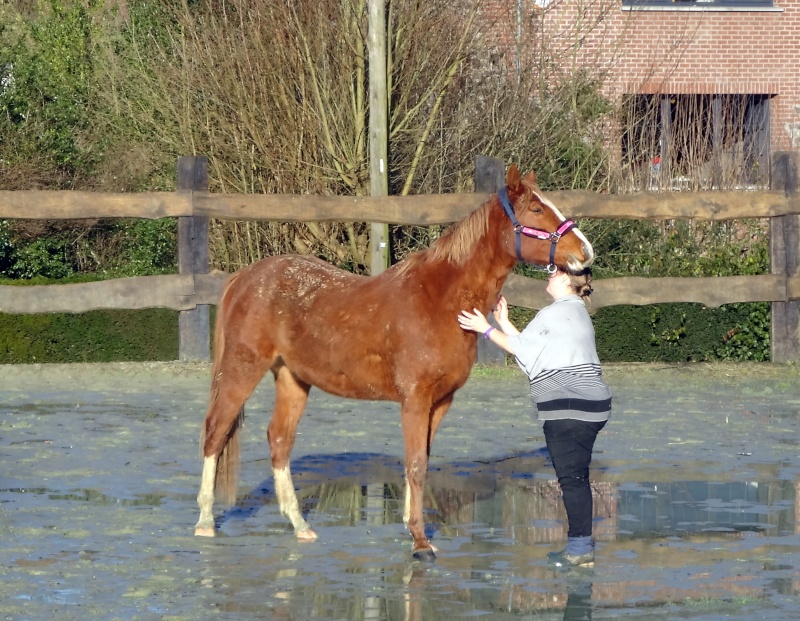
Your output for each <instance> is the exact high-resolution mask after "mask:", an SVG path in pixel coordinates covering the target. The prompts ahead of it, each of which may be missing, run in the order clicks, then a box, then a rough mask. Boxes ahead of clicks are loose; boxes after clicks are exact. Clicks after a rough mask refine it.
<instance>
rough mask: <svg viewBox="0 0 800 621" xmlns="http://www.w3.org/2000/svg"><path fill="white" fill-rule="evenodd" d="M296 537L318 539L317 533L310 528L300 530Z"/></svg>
mask: <svg viewBox="0 0 800 621" xmlns="http://www.w3.org/2000/svg"><path fill="white" fill-rule="evenodd" d="M296 537H297V540H298V541H316V540H317V533H315V532H314V531H313V530H311V529H310V528H306V529H305V530H298V531H297V535H296Z"/></svg>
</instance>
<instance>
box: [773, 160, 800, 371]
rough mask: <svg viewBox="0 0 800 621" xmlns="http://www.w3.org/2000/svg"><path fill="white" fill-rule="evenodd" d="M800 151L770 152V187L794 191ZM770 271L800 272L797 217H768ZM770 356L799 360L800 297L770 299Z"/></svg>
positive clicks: (779, 272) (799, 224)
mask: <svg viewBox="0 0 800 621" xmlns="http://www.w3.org/2000/svg"><path fill="white" fill-rule="evenodd" d="M799 156H800V154H798V153H793V152H790V151H776V152H775V153H773V154H772V169H771V173H772V174H771V182H770V187H771V188H772V189H773V190H778V191H782V192H785V193H786V195H787V196H792V195H794V194H797V191H798V171H799V170H800V167H799V166H798V163H800V157H799ZM769 229H770V230H769V233H770V272H771V273H772V274H784V275H786V276H789V277H791V276H797V275H798V273H800V216H795V215H786V216H777V217H774V218H771V219H770V226H769ZM771 315H772V317H771V319H772V321H771V322H770V359H771V361H772V362H791V361H798V360H800V300H789V301H785V302H772V312H771Z"/></svg>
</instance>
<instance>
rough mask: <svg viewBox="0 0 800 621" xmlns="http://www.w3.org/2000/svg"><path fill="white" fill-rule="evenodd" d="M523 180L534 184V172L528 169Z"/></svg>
mask: <svg viewBox="0 0 800 621" xmlns="http://www.w3.org/2000/svg"><path fill="white" fill-rule="evenodd" d="M525 181H528V182H529V183H531V184H533V185H536V173H535V172H533V171H530V172H529V173H528V174H527V175H525Z"/></svg>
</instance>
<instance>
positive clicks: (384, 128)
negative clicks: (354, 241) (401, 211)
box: [367, 0, 389, 276]
mask: <svg viewBox="0 0 800 621" xmlns="http://www.w3.org/2000/svg"><path fill="white" fill-rule="evenodd" d="M368 4H369V8H368V10H369V35H368V42H367V45H368V49H369V190H370V195H371V196H387V195H388V194H389V164H388V153H389V112H388V107H389V100H388V95H387V92H386V0H368ZM369 239H370V269H371V273H372V275H373V276H375V275H377V274H380V273H381V272H382V271H384V270H385V269H386V268H387V267H389V225H388V224H385V223H384V224H376V223H372V224H371V225H370V236H369Z"/></svg>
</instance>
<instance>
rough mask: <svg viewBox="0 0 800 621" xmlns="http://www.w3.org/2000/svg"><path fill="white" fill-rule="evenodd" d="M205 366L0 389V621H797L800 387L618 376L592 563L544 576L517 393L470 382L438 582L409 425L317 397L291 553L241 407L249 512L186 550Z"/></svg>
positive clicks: (456, 441) (530, 431)
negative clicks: (406, 438)
mask: <svg viewBox="0 0 800 621" xmlns="http://www.w3.org/2000/svg"><path fill="white" fill-rule="evenodd" d="M208 374H209V369H208V367H206V366H205V365H180V364H155V363H154V364H118V365H42V366H38V365H34V366H13V367H12V366H0V464H2V465H0V617H1V618H2V619H12V620H15V621H16V620H20V621H21V620H33V621H40V620H47V621H50V620H51V619H54V618H56V616H57V618H58V619H59V620H65V619H81V620H88V621H93V620H100V619H103V620H106V619H108V620H112V619H126V620H133V619H148V620H149V619H176V620H177V619H192V620H197V619H204V620H205V619H256V618H258V619H292V620H298V621H309V620H314V619H326V620H328V619H346V620H365V621H367V620H373V619H375V620H378V619H380V620H392V621H394V620H402V621H411V620H425V621H439V620H447V621H452V620H454V619H537V620H545V619H547V620H549V619H558V620H559V621H560V620H562V619H612V618H613V619H616V618H622V619H630V620H639V619H691V620H717V619H741V620H744V619H779V620H780V619H798V618H800V612H798V611H800V597H798V595H800V520H799V519H798V513H800V493H799V492H800V455H799V454H798V444H800V434H799V433H798V431H800V388H799V384H798V380H800V370H798V369H796V368H795V367H793V366H773V365H752V366H751V365H746V366H733V365H728V366H719V365H717V366H705V365H691V366H685V367H680V366H678V367H675V366H658V365H620V366H609V367H608V368H607V369H606V376H607V379H608V381H609V384H610V385H611V387H612V390H613V392H614V412H613V416H612V420H611V422H610V423H609V424H608V426H607V427H606V429H605V430H604V431H603V432H602V433H601V435H600V437H599V438H598V441H597V446H596V449H597V453H596V457H595V462H594V464H593V465H594V468H593V473H592V476H593V479H594V492H595V513H596V518H597V519H596V522H595V535H596V537H597V539H598V552H597V563H596V567H595V568H594V569H593V570H581V571H572V572H567V573H559V572H554V571H551V570H550V569H548V567H547V563H546V556H547V553H548V552H550V551H553V550H558V549H560V548H561V547H562V546H563V544H564V540H565V537H566V533H565V527H564V514H563V509H562V507H561V504H560V499H559V496H558V490H557V487H556V485H555V483H554V480H553V472H552V467H551V466H550V465H549V463H548V462H547V454H546V451H545V450H544V438H543V436H542V433H541V427H540V424H539V423H537V422H536V421H535V420H534V419H533V418H532V416H531V406H530V403H529V397H528V395H527V387H526V385H525V382H524V381H523V379H522V376H521V375H520V374H519V373H518V372H516V371H515V370H513V369H511V370H509V372H507V373H502V374H501V376H500V377H497V376H496V374H495V376H494V377H486V376H485V374H484V373H480V374H476V375H475V376H474V377H473V378H472V379H470V381H469V383H468V384H467V386H466V387H465V388H464V389H463V390H462V391H461V392H460V393H459V395H458V396H457V398H456V402H455V404H454V406H453V408H452V409H451V411H450V412H449V413H448V415H447V417H445V420H444V423H443V425H442V428H441V430H440V431H439V434H438V436H437V438H436V441H435V443H434V451H433V455H432V458H431V466H432V471H431V475H430V478H429V485H428V493H427V495H426V501H425V504H426V508H427V510H428V512H427V522H428V530H429V534H430V535H431V536H432V537H433V541H434V543H435V544H436V545H437V546H438V548H439V550H440V552H439V555H438V558H437V560H436V562H435V563H434V564H432V565H424V564H419V563H416V562H413V561H412V559H411V554H410V543H409V539H408V537H407V536H406V533H405V531H404V529H403V526H402V523H401V516H400V514H401V502H400V501H399V499H400V498H402V466H401V458H402V441H401V433H400V427H399V413H398V406H397V405H396V404H391V403H381V402H359V401H348V400H343V399H338V398H334V397H330V396H327V395H324V394H322V393H320V392H316V393H312V399H311V402H310V405H309V408H308V410H307V414H306V416H305V418H304V419H303V421H302V422H301V425H300V433H299V436H298V440H297V444H296V446H295V450H294V453H293V457H294V461H293V470H294V472H295V483H296V485H297V487H298V489H299V495H300V497H301V502H302V503H303V506H304V509H305V510H306V511H307V513H308V516H307V517H308V519H309V521H310V522H311V524H312V526H313V527H314V528H315V529H316V531H317V533H318V534H319V536H320V538H319V540H318V541H317V542H314V543H306V544H301V543H298V542H297V541H295V539H294V537H293V535H292V533H291V530H290V528H289V526H288V524H287V523H286V521H285V520H284V519H283V518H282V517H281V516H280V514H279V512H278V509H277V504H276V502H275V498H274V495H273V493H272V479H271V473H270V467H269V456H268V453H267V445H266V442H265V440H264V431H265V428H266V425H267V414H266V410H268V409H269V407H270V404H271V398H272V387H271V385H270V383H269V382H264V383H262V385H261V386H260V387H259V389H258V391H257V392H256V393H255V394H254V395H253V397H252V398H251V400H250V403H249V405H248V416H249V418H248V421H247V423H246V427H245V433H244V438H243V441H244V444H243V464H242V480H241V487H240V492H239V501H238V502H237V505H236V506H235V507H234V508H233V509H231V510H228V511H224V510H223V509H222V508H220V507H218V508H217V517H218V525H219V533H220V536H219V537H217V538H215V539H205V538H195V537H194V536H193V527H194V523H195V521H196V520H197V507H196V502H195V496H196V494H197V487H198V485H199V476H200V461H199V457H198V445H197V440H198V434H199V428H200V423H201V421H202V418H203V414H204V410H205V403H206V398H207V386H208Z"/></svg>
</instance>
